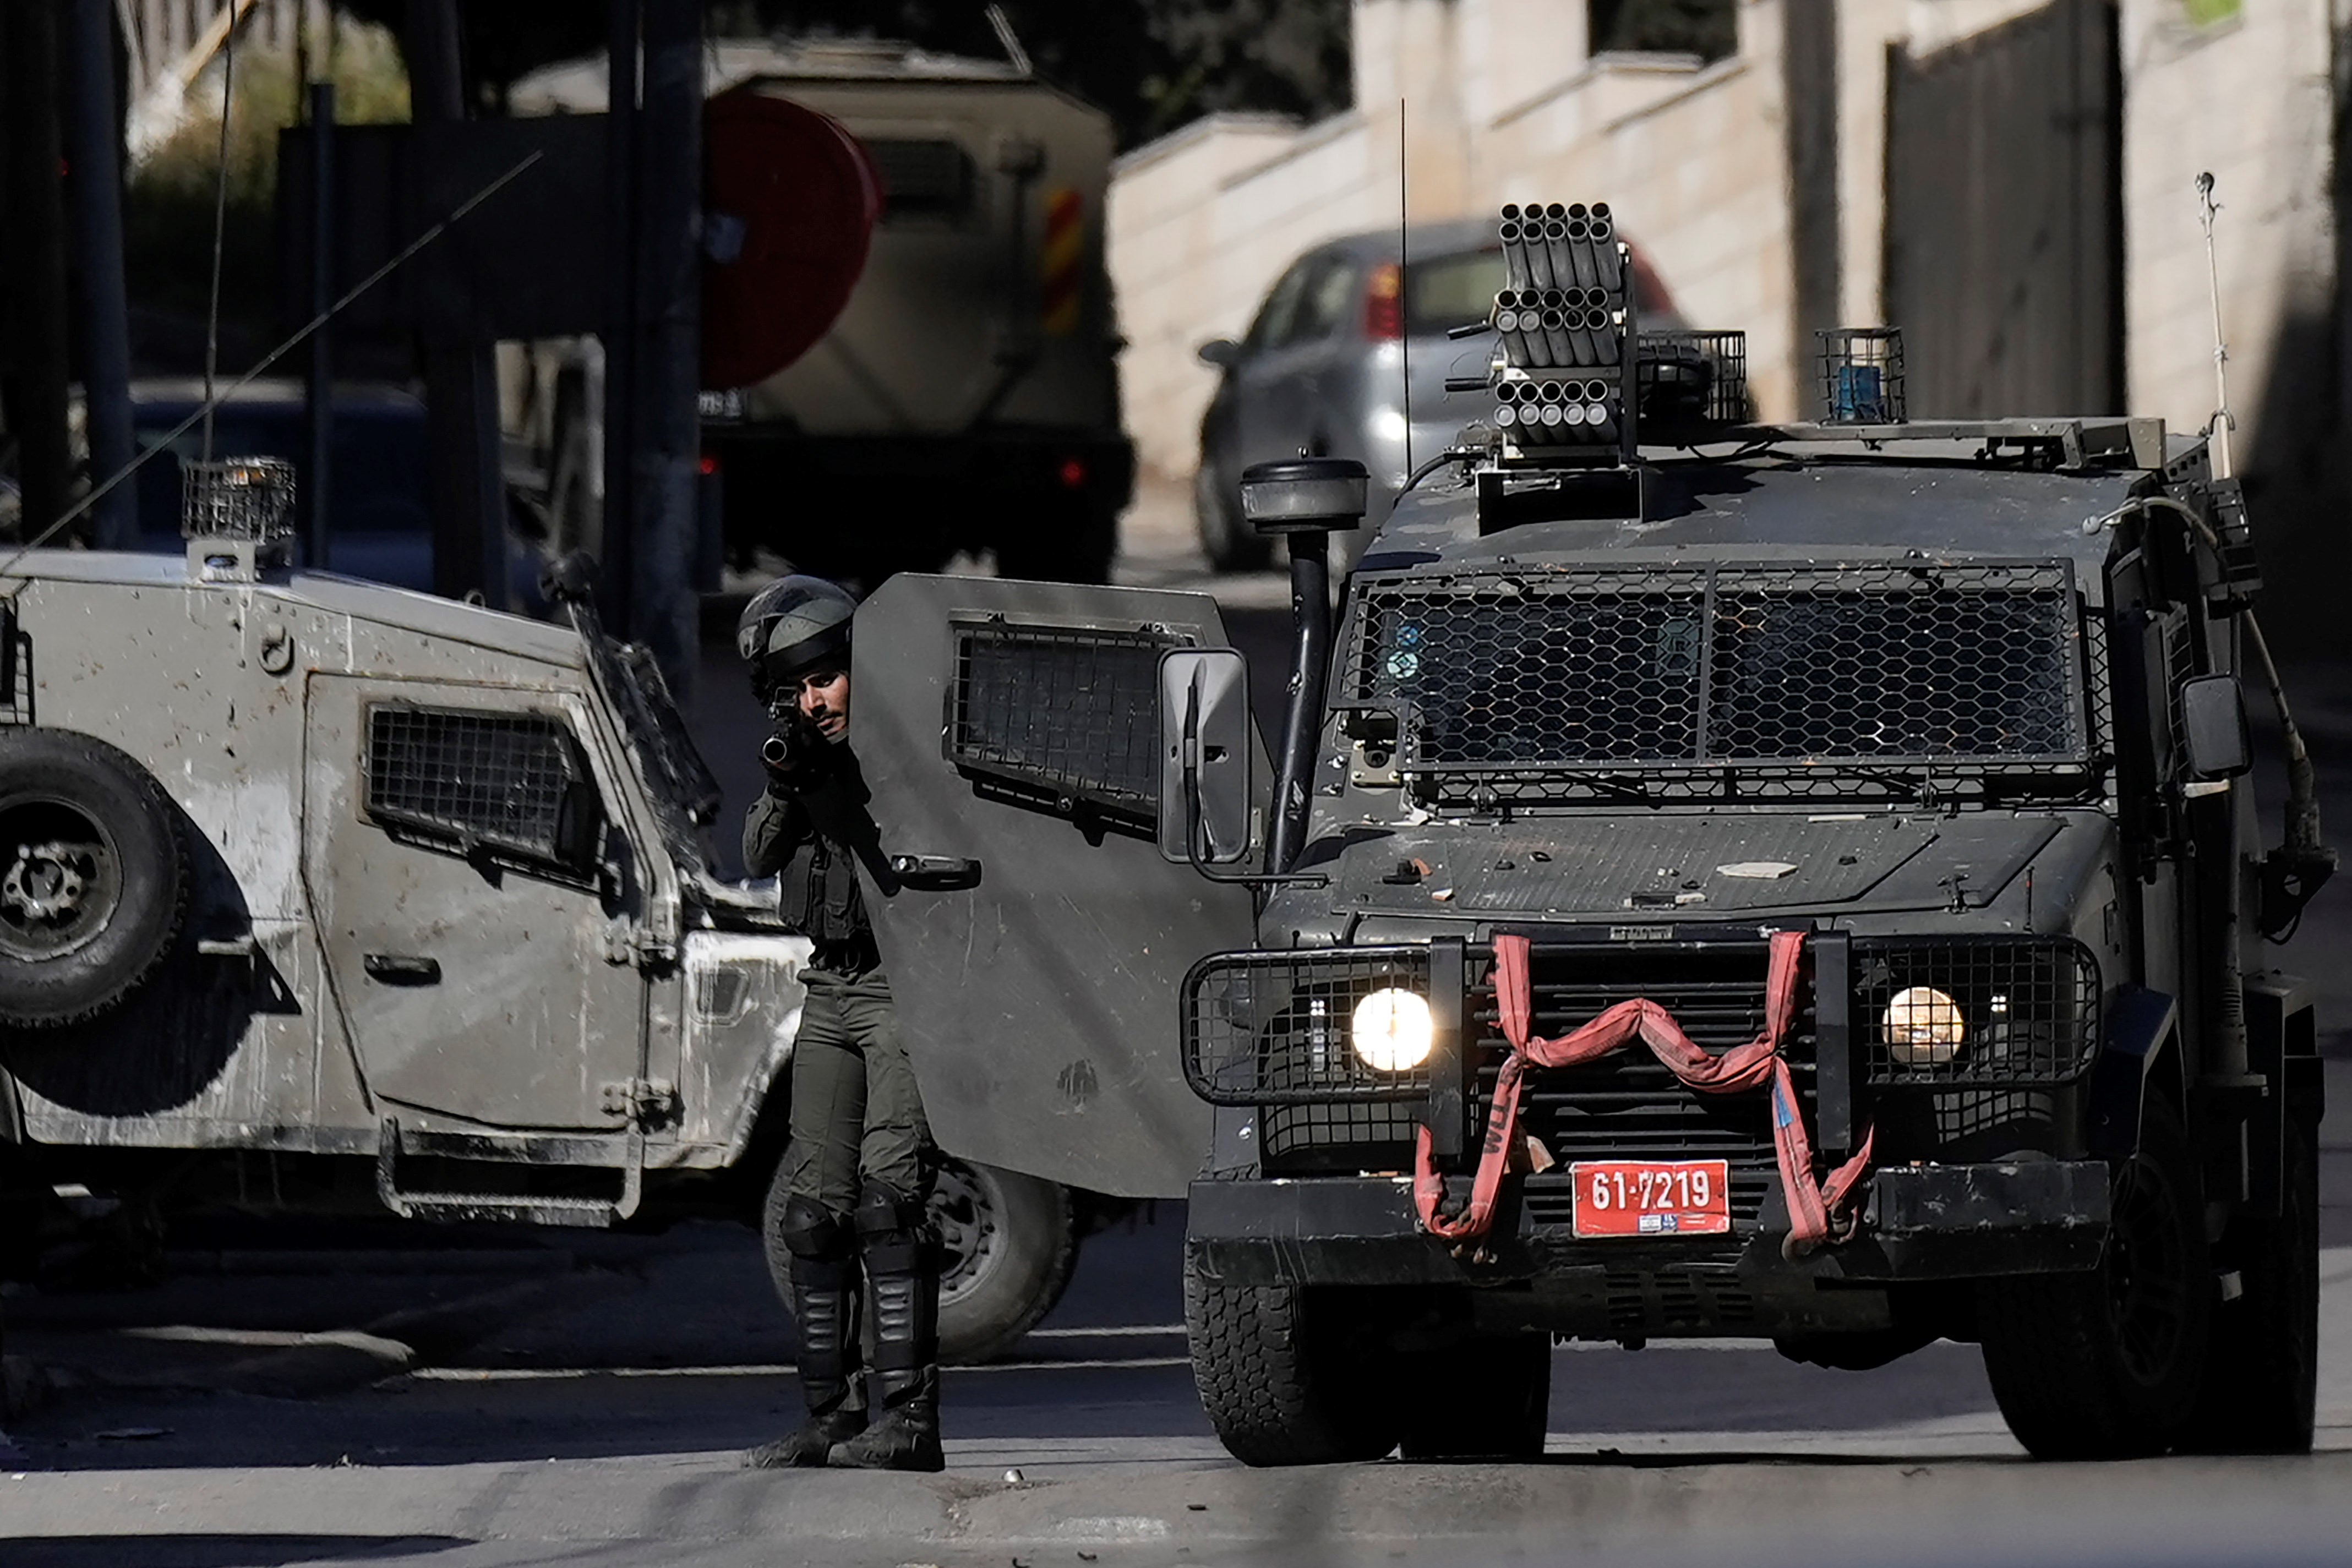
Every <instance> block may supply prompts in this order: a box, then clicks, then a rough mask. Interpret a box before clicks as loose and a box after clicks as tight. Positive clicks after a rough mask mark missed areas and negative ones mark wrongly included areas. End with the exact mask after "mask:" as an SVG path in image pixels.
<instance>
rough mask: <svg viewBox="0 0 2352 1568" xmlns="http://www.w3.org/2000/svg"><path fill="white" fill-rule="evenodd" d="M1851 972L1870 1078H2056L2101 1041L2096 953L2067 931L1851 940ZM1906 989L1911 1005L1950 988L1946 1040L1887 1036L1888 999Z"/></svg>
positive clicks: (2077, 1073) (2026, 1084)
mask: <svg viewBox="0 0 2352 1568" xmlns="http://www.w3.org/2000/svg"><path fill="white" fill-rule="evenodd" d="M1853 976H1854V986H1853V1025H1854V1039H1855V1041H1856V1043H1857V1046H1858V1048H1859V1057H1860V1060H1859V1061H1858V1063H1857V1065H1858V1066H1859V1067H1860V1069H1861V1071H1860V1073H1859V1077H1860V1079H1861V1081H1862V1082H1865V1083H1868V1084H1870V1085H1872V1086H1874V1087H1881V1088H1910V1087H1922V1086H1931V1085H1937V1086H1939V1085H1965V1084H1988V1085H2000V1086H2001V1087H2002V1088H2007V1089H2015V1088H2032V1087H2056V1086H2059V1085H2062V1084H2065V1083H2070V1082H2074V1080H2075V1079H2078V1078H2080V1077H2081V1076H2082V1075H2083V1074H2084V1072H2085V1071H2089V1069H2090V1066H2091V1061H2092V1059H2093V1057H2094V1056H2095V1054H2096V1053H2097V1051H2098V1043H2099V984H2100V983H2099V966H2098V961H2097V960H2096V959H2095V958H2094V957H2093V956H2091V952H2090V950H2089V949H2088V948H2086V947H2084V946H2082V945H2081V944H2080V943H2078V942H2074V941H2072V940H2069V939H2066V938H2055V939H2053V938H2049V937H2038V936H2017V937H1996V936H1981V937H1970V938H1969V939H1968V940H1966V941H1953V940H1949V939H1937V938H1919V939H1916V940H1897V939H1892V938H1889V939H1884V940H1874V941H1871V942H1867V943H1864V942H1857V943H1855V944H1854V952H1853ZM1906 991H1908V992H1911V993H1913V1001H1912V1008H1911V1010H1912V1012H1913V1013H1914V1014H1915V1015H1916V1013H1917V1011H1918V1004H1917V998H1918V997H1919V996H1920V994H1921V993H1922V992H1934V993H1940V994H1941V996H1943V997H1947V998H1950V1001H1951V1004H1952V1009H1953V1010H1954V1012H1955V1013H1956V1015H1957V1016H1956V1017H1952V1018H1951V1022H1952V1024H1953V1025H1954V1026H1956V1028H1957V1032H1958V1036H1959V1038H1958V1041H1957V1043H1956V1044H1955V1045H1954V1046H1953V1048H1952V1049H1951V1050H1949V1051H1943V1050H1940V1049H1935V1050H1930V1049H1925V1048H1923V1047H1922V1046H1921V1045H1920V1044H1918V1043H1910V1044H1908V1045H1907V1046H1906V1045H1904V1044H1903V1043H1902V1042H1901V1041H1899V1040H1893V1039H1890V1030H1889V1028H1888V1017H1887V1015H1888V1009H1890V1007H1892V1006H1893V1005H1894V1003H1895V998H1897V997H1898V996H1901V995H1902V994H1903V993H1905V992H1906ZM1936 1006H1937V1016H1950V1015H1948V1014H1945V1013H1944V1012H1943V1008H1942V1004H1941V1003H1937V1004H1936ZM1904 1021H1905V1019H1903V1018H1902V1017H1898V1018H1897V1019H1895V1023H1896V1025H1898V1026H1899V1025H1900V1024H1901V1023H1903V1022H1904ZM1938 1057H1941V1058H1942V1060H1940V1061H1938V1060H1937V1058H1938ZM1948 1108H1949V1109H1955V1110H1957V1109H1958V1107H1948ZM1973 1109H1981V1107H1973Z"/></svg>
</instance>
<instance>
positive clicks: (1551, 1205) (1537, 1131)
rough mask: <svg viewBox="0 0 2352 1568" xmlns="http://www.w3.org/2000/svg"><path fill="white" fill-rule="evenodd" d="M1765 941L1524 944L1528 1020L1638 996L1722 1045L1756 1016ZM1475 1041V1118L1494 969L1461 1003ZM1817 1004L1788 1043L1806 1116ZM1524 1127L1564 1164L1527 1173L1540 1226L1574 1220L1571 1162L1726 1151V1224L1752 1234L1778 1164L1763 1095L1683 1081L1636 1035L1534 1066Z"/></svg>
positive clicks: (1488, 1051)
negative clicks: (1622, 1045)
mask: <svg viewBox="0 0 2352 1568" xmlns="http://www.w3.org/2000/svg"><path fill="white" fill-rule="evenodd" d="M1768 967H1769V948H1768V947H1767V946H1766V945H1765V944H1763V943H1760V942H1759V943H1752V944H1751V943H1735V944H1710V945H1708V946H1685V945H1683V944H1661V945H1658V946H1654V947H1653V946H1598V945H1595V946H1579V945H1570V944H1559V945H1543V944H1538V945H1537V946H1535V947H1534V948H1533V949H1532V951H1531V953H1530V955H1529V974H1530V980H1531V988H1532V992H1533V995H1532V998H1531V999H1532V1001H1533V1003H1534V1012H1535V1016H1534V1029H1535V1032H1536V1033H1537V1034H1538V1036H1541V1037H1544V1038H1556V1037H1558V1036H1559V1035H1563V1034H1567V1033H1569V1032H1570V1031H1571V1030H1575V1029H1577V1028H1579V1027H1580V1026H1581V1025H1583V1024H1586V1023H1589V1022H1591V1020H1592V1019H1594V1018H1596V1017H1598V1016H1599V1015H1600V1014H1601V1012H1602V1011H1604V1010H1605V1009H1608V1008H1610V1007H1612V1006H1614V1005H1615V1004H1617V1003H1618V1002H1622V1001H1626V1000H1629V999H1631V998H1635V997H1646V998H1649V999H1650V1000H1652V1001H1654V1002H1656V1003H1658V1004H1659V1005H1660V1006H1662V1007H1664V1009H1666V1010H1667V1011H1668V1012H1669V1013H1671V1014H1673V1015H1674V1019H1675V1023H1676V1024H1677V1025H1679V1026H1680V1027H1681V1029H1682V1030H1683V1032H1684V1033H1685V1034H1687V1035H1689V1036H1690V1038H1691V1039H1692V1040H1693V1041H1694V1042H1696V1044H1698V1045H1699V1046H1701V1047H1703V1048H1704V1049H1706V1051H1709V1052H1710V1053H1712V1054H1715V1055H1721V1054H1722V1053H1723V1052H1725V1051H1729V1050H1731V1049H1733V1048H1734V1047H1736V1046H1741V1045H1745V1044H1747V1043H1748V1041H1749V1040H1753V1039H1755V1038H1756V1035H1757V1033H1758V1032H1759V1030H1762V1028H1763V1027H1764V991H1765V977H1766V974H1767V970H1768ZM1464 1016H1465V1028H1467V1029H1468V1030H1470V1031H1471V1033H1472V1035H1473V1037H1474V1040H1475V1045H1474V1047H1473V1051H1472V1056H1471V1060H1472V1061H1474V1062H1475V1063H1476V1071H1475V1075H1474V1079H1473V1082H1474V1083H1475V1093H1474V1095H1473V1104H1474V1113H1475V1117H1476V1118H1477V1120H1476V1122H1475V1125H1477V1126H1480V1127H1483V1126H1484V1125H1485V1124H1486V1114H1487V1112H1488V1110H1489V1108H1490V1107H1491V1106H1492V1104H1493V1103H1494V1089H1495V1081H1496V1075H1497V1074H1498V1073H1499V1072H1500V1071H1501V1069H1502V1063H1503V1061H1504V1058H1505V1056H1506V1055H1507V1052H1508V1049H1509V1048H1508V1046H1507V1043H1506V1042H1505V1041H1504V1040H1503V1037H1502V1030H1501V1027H1500V1024H1499V1022H1498V1015H1497V1014H1496V1008H1495V993H1494V982H1493V979H1492V976H1491V970H1488V971H1487V972H1485V973H1482V974H1481V975H1480V977H1478V978H1477V980H1476V982H1475V985H1474V988H1473V989H1472V992H1471V995H1470V998H1469V999H1468V1001H1467V1002H1466V1003H1465V1007H1464ZM1813 1029H1814V1023H1813V1010H1812V1001H1811V995H1810V993H1809V992H1807V993H1801V1001H1800V1009H1799V1011H1798V1014H1797V1017H1796V1019H1795V1021H1794V1022H1793V1024H1792V1025H1791V1026H1790V1032H1789V1035H1788V1037H1787V1039H1786V1040H1785V1042H1784V1044H1783V1047H1782V1049H1783V1052H1784V1054H1785V1055H1786V1056H1787V1058H1788V1061H1789V1066H1790V1073H1791V1075H1792V1077H1793V1078H1794V1080H1795V1082H1796V1085H1797V1092H1798V1094H1799V1097H1800V1098H1801V1100H1802V1101H1803V1102H1804V1104H1805V1114H1806V1117H1807V1119H1808V1121H1809V1122H1810V1121H1811V1119H1812V1117H1813V1115H1814V1111H1813V1058H1814V1046H1813ZM1519 1124H1520V1127H1521V1129H1522V1131H1524V1132H1527V1133H1530V1134H1534V1135H1535V1136H1537V1137H1538V1138H1540V1139H1542V1140H1543V1145H1544V1147H1545V1148H1546V1149H1547V1150H1549V1152H1550V1154H1551V1156H1552V1157H1553V1158H1554V1159H1556V1160H1558V1161H1559V1168H1558V1169H1556V1170H1553V1171H1550V1172H1546V1173H1544V1174H1541V1175H1537V1176H1529V1177H1528V1179H1527V1186H1526V1192H1527V1197H1526V1201H1527V1206H1528V1214H1529V1216H1530V1217H1531V1218H1533V1219H1534V1220H1535V1222H1536V1223H1537V1224H1538V1225H1559V1226H1567V1225H1570V1224H1571V1223H1572V1221H1573V1218H1574V1201H1575V1200H1574V1196H1573V1187H1572V1185H1571V1182H1570V1176H1569V1171H1568V1167H1569V1166H1572V1165H1574V1164H1575V1163H1576V1162H1577V1161H1579V1160H1599V1159H1667V1160H1672V1159H1721V1160H1724V1161H1726V1162H1727V1163H1728V1165H1729V1166H1730V1169H1731V1218H1732V1230H1733V1236H1732V1238H1730V1239H1721V1238H1718V1239H1717V1240H1718V1241H1725V1242H1727V1244H1728V1243H1729V1242H1734V1241H1736V1239H1737V1238H1738V1237H1739V1236H1743V1235H1747V1234H1749V1233H1752V1232H1753V1230H1754V1229H1755V1227H1756V1223H1757V1218H1758V1216H1759V1212H1760V1211H1761V1209H1762V1207H1763V1204H1764V1198H1765V1195H1766V1194H1767V1193H1768V1192H1769V1191H1770V1190H1771V1186H1772V1182H1773V1179H1774V1175H1775V1172H1776V1171H1777V1170H1778V1169H1779V1166H1777V1165H1776V1164H1775V1156H1774V1154H1773V1148H1772V1128H1771V1122H1770V1112H1769V1101H1768V1097H1767V1096H1766V1095H1765V1094H1764V1093H1762V1092H1760V1091H1759V1092H1753V1093H1745V1094H1701V1093H1699V1092H1696V1091H1695V1090H1692V1089H1689V1088H1686V1087H1685V1086H1684V1084H1683V1083H1682V1082H1681V1081H1680V1080H1678V1079H1676V1078H1675V1075H1674V1074H1673V1073H1671V1072H1669V1071H1666V1069H1665V1068H1664V1067H1663V1066H1661V1065H1659V1063H1658V1061H1657V1059H1656V1058H1654V1057H1653V1056H1652V1055H1651V1054H1650V1053H1649V1052H1648V1051H1646V1050H1644V1049H1643V1048H1642V1047H1640V1046H1638V1045H1635V1046H1631V1047H1628V1048H1627V1049H1625V1050H1623V1051H1614V1052H1612V1053H1611V1054H1610V1055H1608V1056H1605V1057H1603V1058H1601V1060H1600V1061H1592V1062H1587V1063H1586V1064H1585V1065H1583V1066H1581V1067H1574V1068H1548V1069H1540V1070H1538V1071H1533V1072H1530V1073H1529V1074H1528V1077H1527V1080H1526V1086H1525V1088H1524V1089H1523V1090H1522V1091H1521V1093H1520V1099H1519Z"/></svg>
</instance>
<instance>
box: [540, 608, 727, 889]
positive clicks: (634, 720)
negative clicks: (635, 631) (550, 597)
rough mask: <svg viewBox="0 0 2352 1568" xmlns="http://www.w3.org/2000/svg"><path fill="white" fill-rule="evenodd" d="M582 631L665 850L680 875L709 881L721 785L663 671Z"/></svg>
mask: <svg viewBox="0 0 2352 1568" xmlns="http://www.w3.org/2000/svg"><path fill="white" fill-rule="evenodd" d="M575 623H576V622H575ZM580 631H581V633H582V635H583V640H584V641H585V642H586V643H587V645H588V649H589V656H590V659H591V660H592V662H593V664H594V666H595V674H596V684H597V685H598V686H599V687H600V688H601V689H602V690H603V691H604V694H605V695H607V696H608V697H609V698H610V699H611V700H612V704H613V707H614V711H615V712H616V713H617V714H618V715H619V716H620V720H621V726H622V728H623V730H624V731H625V733H626V735H627V737H628V742H629V750H630V752H631V753H632V755H633V756H634V758H635V762H636V768H637V774H638V777H640V778H641V779H644V780H645V782H646V793H647V794H648V795H650V796H651V797H652V798H653V802H654V810H655V811H656V814H657V815H658V816H659V818H660V820H661V822H660V825H661V835H662V841H663V842H664V843H665V844H666V845H667V847H668V849H669V852H670V855H671V857H672V858H673V859H674V860H676V861H677V863H678V866H679V868H680V869H682V870H684V871H687V872H688V873H702V874H708V873H709V861H710V857H709V853H708V852H707V851H706V849H705V847H704V844H703V840H702V835H703V830H704V829H705V828H707V827H709V825H710V823H711V822H712V821H713V820H715V819H716V818H717V816H718V814H719V780H718V779H716V778H715V777H714V776H713V775H712V774H711V771H710V765H709V763H707V762H705V761H704V760H703V758H702V752H701V749H700V748H699V747H697V746H696V745H695V744H694V737H692V736H691V735H690V734H688V731H687V727H686V716H684V715H683V714H681V713H679V712H678V707H677V699H676V698H675V697H673V696H672V695H670V690H669V683H668V682H667V681H666V680H664V679H663V678H662V673H661V666H660V665H658V664H655V663H654V658H653V654H652V653H650V652H649V651H647V650H646V649H645V648H644V647H641V646H639V645H638V644H636V643H622V642H619V641H617V640H615V639H614V638H612V637H608V636H605V635H604V632H602V630H600V629H599V628H598V627H597V626H596V625H595V623H594V621H593V617H589V618H587V623H586V624H584V625H581V626H580Z"/></svg>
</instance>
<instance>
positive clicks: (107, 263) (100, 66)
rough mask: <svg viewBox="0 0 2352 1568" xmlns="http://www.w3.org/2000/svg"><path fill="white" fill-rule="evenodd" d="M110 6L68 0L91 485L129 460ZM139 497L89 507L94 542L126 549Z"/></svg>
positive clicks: (126, 495)
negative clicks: (69, 3)
mask: <svg viewBox="0 0 2352 1568" xmlns="http://www.w3.org/2000/svg"><path fill="white" fill-rule="evenodd" d="M112 11H113V8H112V6H110V5H109V4H108V3H107V0H71V8H70V11H69V13H68V25H69V26H70V27H71V34H70V37H69V38H68V44H69V47H70V51H71V55H72V65H71V73H72V79H73V91H72V96H71V100H70V105H69V107H68V120H67V125H66V135H67V156H68V160H69V162H70V167H71V170H72V178H71V181H70V189H69V191H68V194H69V195H70V197H71V199H72V202H73V221H74V252H75V255H74V261H75V270H76V272H77V273H78V274H79V277H80V280H81V301H82V312H81V329H82V340H81V360H82V365H81V381H82V399H83V408H84V417H85V419H86V420H87V421H88V429H89V469H90V478H91V482H92V483H96V482H97V481H99V480H100V479H103V478H105V477H106V476H108V475H110V474H114V473H117V472H120V471H121V469H123V468H125V467H127V466H129V465H130V463H131V320H130V312H129V308H128V306H127V305H126V303H125V301H124V298H123V286H122V165H121V129H122V123H121V119H120V118H119V117H118V116H117V115H116V113H115V109H114V26H113V15H112ZM136 501H137V497H134V496H133V495H132V494H131V491H129V490H128V489H122V490H117V491H116V492H115V493H114V494H113V495H111V496H109V497H106V498H105V499H104V500H102V501H100V503H99V504H98V505H97V506H96V507H93V508H91V515H90V522H91V527H92V536H93V538H94V540H95V542H96V543H97V545H98V548H99V549H129V548H130V547H131V542H132V539H133V538H134V537H135V536H136V534H137V533H138V530H139V519H138V514H137V512H136V510H135V509H134V508H135V504H136Z"/></svg>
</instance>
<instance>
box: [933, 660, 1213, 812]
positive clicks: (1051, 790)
mask: <svg viewBox="0 0 2352 1568" xmlns="http://www.w3.org/2000/svg"><path fill="white" fill-rule="evenodd" d="M1180 645H1181V639H1179V638H1177V637H1176V636H1174V635H1173V634H1171V633H1168V632H1150V631H1139V632H1121V631H1097V630H1090V629H1086V628H1079V627H1059V626H1019V625H1011V624H1006V623H1003V622H982V623H959V624H958V625H957V626H956V628H955V648H956V663H955V681H954V685H953V686H952V688H951V691H950V711H949V715H948V730H947V758H948V760H949V761H950V762H952V763H954V764H955V765H956V766H957V767H959V768H965V769H967V770H969V771H971V772H973V773H979V774H983V775H986V776H989V777H991V778H992V779H1001V780H1005V781H1008V782H1010V783H1012V784H1013V785H1014V786H1016V787H1019V788H1020V789H1024V790H1025V791H1028V792H1031V793H1034V796H1035V797H1036V799H1037V803H1039V804H1040V805H1042V806H1045V807H1047V808H1053V809H1063V810H1066V809H1067V806H1066V802H1068V803H1076V802H1084V803H1085V804H1087V805H1088V806H1091V807H1093V808H1095V809H1097V810H1101V811H1104V812H1107V813H1108V814H1110V815H1113V816H1116V817H1119V818H1122V819H1126V820H1131V821H1136V822H1140V823H1144V824H1147V825H1148V824H1150V823H1151V822H1153V821H1156V820H1157V814H1158V811H1159V800H1160V653H1162V652H1163V651H1165V650H1166V649H1169V648H1172V647H1177V646H1180Z"/></svg>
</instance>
